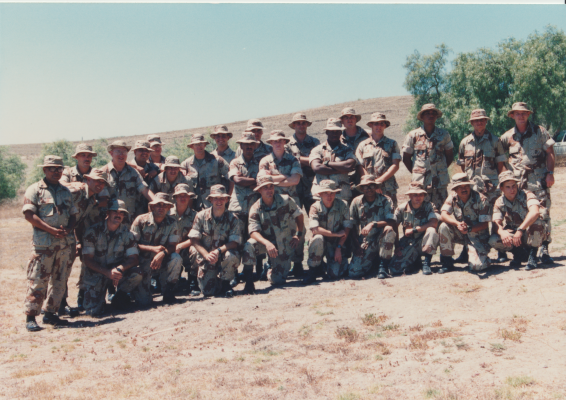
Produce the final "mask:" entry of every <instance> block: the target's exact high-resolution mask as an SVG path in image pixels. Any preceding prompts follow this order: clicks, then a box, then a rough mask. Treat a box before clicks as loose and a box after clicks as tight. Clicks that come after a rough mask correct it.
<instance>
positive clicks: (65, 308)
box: [57, 297, 80, 318]
mask: <svg viewBox="0 0 566 400" xmlns="http://www.w3.org/2000/svg"><path fill="white" fill-rule="evenodd" d="M79 314H80V312H79V309H78V308H75V307H69V305H68V304H67V298H66V297H63V299H61V304H60V305H59V310H58V311H57V315H58V316H60V317H62V316H63V315H68V316H69V317H71V318H75V317H78V316H79Z"/></svg>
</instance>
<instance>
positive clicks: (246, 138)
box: [236, 132, 259, 143]
mask: <svg viewBox="0 0 566 400" xmlns="http://www.w3.org/2000/svg"><path fill="white" fill-rule="evenodd" d="M236 143H259V142H258V141H257V140H255V135H254V134H253V132H244V133H242V137H241V138H240V139H239V140H236Z"/></svg>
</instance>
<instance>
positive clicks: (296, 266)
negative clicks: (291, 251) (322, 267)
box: [287, 262, 305, 278]
mask: <svg viewBox="0 0 566 400" xmlns="http://www.w3.org/2000/svg"><path fill="white" fill-rule="evenodd" d="M304 273H305V270H304V269H303V263H302V262H295V263H293V270H292V271H291V272H290V273H289V275H287V276H292V277H295V278H300V277H301V276H303V275H304Z"/></svg>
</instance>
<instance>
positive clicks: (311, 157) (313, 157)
mask: <svg viewBox="0 0 566 400" xmlns="http://www.w3.org/2000/svg"><path fill="white" fill-rule="evenodd" d="M314 160H322V154H321V152H320V149H313V151H312V152H311V154H310V155H309V164H310V163H312V162H313V161H314Z"/></svg>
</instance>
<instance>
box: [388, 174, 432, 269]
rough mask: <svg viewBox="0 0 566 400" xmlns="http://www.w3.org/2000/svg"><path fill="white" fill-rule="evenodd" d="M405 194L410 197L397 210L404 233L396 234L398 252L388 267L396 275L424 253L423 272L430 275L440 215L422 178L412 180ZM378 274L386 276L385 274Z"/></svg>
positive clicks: (397, 219)
mask: <svg viewBox="0 0 566 400" xmlns="http://www.w3.org/2000/svg"><path fill="white" fill-rule="evenodd" d="M406 194H407V195H408V196H409V201H408V202H406V203H403V204H401V205H400V206H399V207H398V208H397V209H396V210H395V219H396V221H397V224H398V226H399V228H401V231H402V232H403V237H402V238H401V239H399V236H397V240H398V241H397V243H395V255H394V256H393V258H392V259H391V262H390V264H389V270H390V272H391V273H392V274H394V275H398V274H403V273H405V271H408V270H409V269H410V268H411V267H412V266H413V265H414V264H415V262H418V261H420V257H421V256H422V255H424V260H423V261H422V268H423V274H424V275H430V274H432V271H431V269H430V262H431V259H432V255H433V254H434V253H435V252H436V248H437V247H438V234H437V233H436V226H437V225H438V220H439V219H440V215H439V214H438V212H437V211H436V207H435V205H434V204H433V203H431V202H430V201H426V200H425V196H426V195H427V191H426V190H424V188H423V184H422V182H411V184H410V185H409V190H408V191H407V192H406ZM378 277H379V278H380V279H382V278H385V274H380V275H379V276H378Z"/></svg>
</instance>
